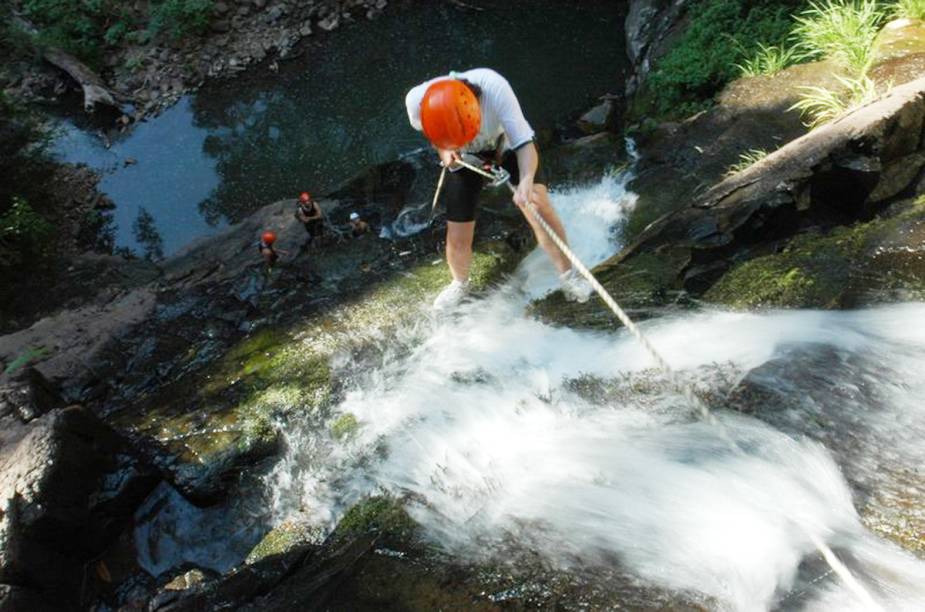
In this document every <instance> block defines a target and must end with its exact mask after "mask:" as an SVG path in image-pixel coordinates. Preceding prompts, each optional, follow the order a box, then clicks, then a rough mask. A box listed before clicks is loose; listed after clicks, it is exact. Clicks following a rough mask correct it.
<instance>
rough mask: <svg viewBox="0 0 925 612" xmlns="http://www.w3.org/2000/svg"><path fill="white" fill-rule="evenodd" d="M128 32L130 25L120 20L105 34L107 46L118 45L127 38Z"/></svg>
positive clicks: (104, 38) (107, 29)
mask: <svg viewBox="0 0 925 612" xmlns="http://www.w3.org/2000/svg"><path fill="white" fill-rule="evenodd" d="M127 32H128V24H127V23H126V22H125V21H121V20H120V21H117V22H115V23H114V24H112V25H111V26H109V27H108V28H106V32H105V33H104V34H103V40H105V41H106V44H107V45H117V44H119V42H120V41H122V39H123V38H125V35H126V33H127Z"/></svg>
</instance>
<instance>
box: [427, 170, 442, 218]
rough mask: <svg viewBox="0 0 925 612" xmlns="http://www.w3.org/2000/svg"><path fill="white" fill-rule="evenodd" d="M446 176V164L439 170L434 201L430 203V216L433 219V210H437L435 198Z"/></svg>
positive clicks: (438, 195) (437, 196)
mask: <svg viewBox="0 0 925 612" xmlns="http://www.w3.org/2000/svg"><path fill="white" fill-rule="evenodd" d="M445 178H446V166H443V170H441V171H440V179H439V180H438V181H437V189H436V191H434V202H433V204H431V205H430V218H431V220H433V217H434V212H436V210H437V200H438V199H439V198H440V191H441V190H442V189H443V179H445Z"/></svg>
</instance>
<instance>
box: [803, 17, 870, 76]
mask: <svg viewBox="0 0 925 612" xmlns="http://www.w3.org/2000/svg"><path fill="white" fill-rule="evenodd" d="M883 20H884V12H883V10H882V9H881V8H880V6H879V5H878V3H877V1H876V0H820V1H818V2H816V1H813V2H810V5H809V8H808V9H806V10H805V11H803V12H802V13H800V15H799V16H798V17H797V18H796V26H795V27H794V29H793V35H794V37H795V39H796V40H797V46H798V47H799V49H800V50H801V51H802V56H803V57H804V58H806V59H819V58H828V59H831V60H833V61H835V62H836V63H838V64H839V65H840V66H842V67H843V68H846V69H847V70H849V71H850V72H851V74H854V75H862V74H864V72H865V71H866V69H867V66H868V64H869V63H870V59H871V49H872V47H873V44H874V39H875V38H876V37H877V33H878V32H879V31H880V26H881V24H882V23H883Z"/></svg>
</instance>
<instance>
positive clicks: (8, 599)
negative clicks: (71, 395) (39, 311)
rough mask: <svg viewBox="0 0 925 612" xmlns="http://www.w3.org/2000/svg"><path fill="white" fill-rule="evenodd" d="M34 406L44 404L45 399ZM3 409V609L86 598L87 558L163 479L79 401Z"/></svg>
mask: <svg viewBox="0 0 925 612" xmlns="http://www.w3.org/2000/svg"><path fill="white" fill-rule="evenodd" d="M36 405H39V406H43V405H47V404H46V403H45V402H42V401H40V402H38V403H37V404H36ZM5 406H6V407H5V408H4V409H3V412H0V422H2V423H3V436H2V439H0V504H2V513H0V584H2V585H3V588H2V589H0V609H4V610H16V609H23V608H21V607H19V606H21V605H25V603H24V602H25V601H32V602H33V604H34V605H38V606H39V608H38V609H43V607H44V608H45V609H48V608H52V607H54V608H57V609H73V608H77V607H79V606H80V605H81V604H82V603H85V599H86V598H87V597H88V596H89V595H90V593H88V592H85V590H84V586H85V576H84V572H85V565H86V564H87V563H88V562H90V561H91V560H92V559H93V558H94V557H96V556H97V555H99V553H101V552H102V551H103V550H104V549H105V548H106V546H108V545H109V543H110V542H111V541H112V540H113V538H114V537H115V536H116V535H117V534H118V532H119V530H120V529H121V528H122V527H123V526H124V525H125V524H126V522H127V521H128V520H129V518H130V517H131V513H132V512H133V510H134V508H135V506H136V505H137V504H138V503H139V502H140V500H141V499H143V498H144V496H145V495H147V492H148V491H149V490H150V489H151V487H153V484H154V482H155V480H156V478H155V477H154V475H153V473H152V472H151V470H150V469H149V468H147V467H145V465H144V463H142V462H140V461H139V460H138V459H137V458H136V457H135V455H134V453H133V452H132V450H131V449H130V446H129V444H128V443H127V442H126V441H125V440H124V439H122V438H120V437H119V436H118V435H116V434H115V432H113V431H112V430H111V429H110V428H108V427H107V426H106V425H104V424H103V423H102V422H100V421H99V420H98V419H96V418H95V417H93V416H92V415H91V414H89V413H88V412H87V411H85V410H84V409H82V408H80V407H69V408H65V409H53V410H51V411H50V412H48V413H46V414H43V415H41V416H37V415H36V416H34V418H28V419H24V418H23V416H22V415H23V411H22V410H15V408H16V407H15V406H14V405H12V402H9V401H8V402H7V403H6V405H5Z"/></svg>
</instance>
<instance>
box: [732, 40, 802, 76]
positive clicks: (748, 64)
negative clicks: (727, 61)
mask: <svg viewBox="0 0 925 612" xmlns="http://www.w3.org/2000/svg"><path fill="white" fill-rule="evenodd" d="M796 56H797V53H796V49H795V48H794V47H785V46H784V45H766V44H764V43H758V51H756V52H755V53H754V55H752V56H751V57H750V58H749V59H746V60H745V61H744V62H742V63H741V64H736V67H737V68H738V69H739V73H740V74H741V75H742V76H747V77H755V76H761V75H772V74H777V73H778V72H780V71H781V70H783V69H784V68H786V67H788V66H790V65H792V64H794V63H796Z"/></svg>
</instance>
